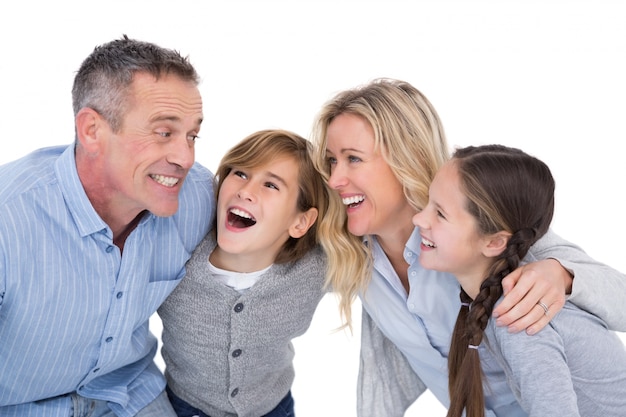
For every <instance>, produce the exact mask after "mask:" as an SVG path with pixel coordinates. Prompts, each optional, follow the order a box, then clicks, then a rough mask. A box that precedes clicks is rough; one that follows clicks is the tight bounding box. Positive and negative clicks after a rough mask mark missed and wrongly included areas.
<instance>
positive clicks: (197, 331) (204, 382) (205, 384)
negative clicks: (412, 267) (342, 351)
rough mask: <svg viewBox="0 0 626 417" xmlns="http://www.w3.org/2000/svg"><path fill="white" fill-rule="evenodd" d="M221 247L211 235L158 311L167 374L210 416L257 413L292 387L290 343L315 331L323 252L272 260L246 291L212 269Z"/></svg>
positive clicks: (182, 394) (171, 383)
mask: <svg viewBox="0 0 626 417" xmlns="http://www.w3.org/2000/svg"><path fill="white" fill-rule="evenodd" d="M215 246H216V242H215V238H214V237H213V236H212V234H211V233H209V234H208V235H207V236H206V237H205V238H204V240H203V241H202V242H201V243H200V244H199V245H198V247H197V248H196V250H195V251H194V253H193V255H192V257H191V259H190V260H189V261H188V263H187V275H186V276H185V277H184V278H183V280H182V282H181V283H180V284H179V285H178V287H176V289H175V290H174V291H173V292H172V294H171V295H170V296H169V297H168V299H167V300H166V301H165V303H164V304H163V305H162V306H161V308H160V309H159V310H158V312H159V315H160V316H161V319H162V321H163V349H162V354H163V359H164V361H165V365H166V368H165V376H166V378H167V382H168V384H169V386H170V388H171V389H172V391H174V393H175V394H176V395H178V396H179V397H180V398H182V399H183V400H185V401H186V402H188V403H189V404H191V405H193V406H194V407H197V408H199V409H201V410H202V411H204V412H205V413H206V414H208V415H210V416H212V417H234V416H239V417H253V416H257V417H258V416H261V415H263V414H266V413H268V412H269V411H271V410H273V409H274V408H275V407H276V405H278V403H279V402H280V400H282V399H283V397H284V396H285V395H287V393H288V392H289V390H290V389H291V385H292V383H293V380H294V376H295V372H294V367H293V356H294V349H293V345H292V343H291V340H292V339H293V338H294V337H297V336H300V335H302V334H303V333H304V332H305V331H306V330H307V329H308V328H309V325H310V324H311V320H312V318H313V313H314V312H315V310H316V308H317V305H318V304H319V302H320V300H321V299H322V297H323V296H324V294H325V292H324V290H323V284H324V276H325V270H326V263H325V257H324V255H323V252H322V250H321V249H319V248H317V249H315V250H313V251H311V252H309V253H308V254H307V255H305V256H304V257H303V258H302V259H300V260H298V261H296V262H293V263H288V264H281V265H273V266H272V267H271V268H270V269H269V270H268V271H267V272H266V273H265V274H263V276H262V277H261V278H260V280H259V281H258V282H257V283H256V284H254V285H253V286H252V287H251V288H250V289H249V291H247V292H246V293H245V294H240V293H239V292H237V291H236V290H234V289H232V288H230V287H227V286H226V285H224V284H222V283H220V282H218V281H217V280H215V279H213V277H212V275H211V273H210V272H209V268H208V257H209V254H210V253H211V252H212V251H213V249H214V248H215Z"/></svg>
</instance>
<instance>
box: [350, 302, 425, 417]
mask: <svg viewBox="0 0 626 417" xmlns="http://www.w3.org/2000/svg"><path fill="white" fill-rule="evenodd" d="M357 385H358V387H357V415H358V416H359V417H380V416H385V417H402V416H403V415H404V413H405V411H406V410H407V409H408V408H409V407H410V405H411V404H412V403H413V402H415V400H416V399H417V398H418V397H419V396H420V395H421V394H422V393H423V392H424V391H425V390H426V386H425V385H424V383H423V382H422V380H421V379H420V378H419V377H418V376H417V374H416V373H415V372H413V369H412V368H411V365H410V364H409V362H408V361H407V359H406V358H405V356H404V355H403V354H402V353H401V352H400V350H398V348H397V347H396V346H395V345H394V344H393V343H392V342H391V341H390V340H389V339H387V338H386V337H385V336H384V335H383V333H382V332H381V331H380V329H379V328H378V327H377V326H376V324H375V323H374V321H373V320H372V319H371V318H370V316H369V315H368V314H367V312H366V311H365V309H363V314H362V321H361V361H360V364H359V376H358V384H357Z"/></svg>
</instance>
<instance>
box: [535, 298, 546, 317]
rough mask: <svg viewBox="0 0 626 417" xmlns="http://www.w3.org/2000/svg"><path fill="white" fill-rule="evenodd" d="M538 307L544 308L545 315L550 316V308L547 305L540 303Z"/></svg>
mask: <svg viewBox="0 0 626 417" xmlns="http://www.w3.org/2000/svg"><path fill="white" fill-rule="evenodd" d="M537 305H538V306H539V307H541V308H543V314H545V315H546V316H547V315H548V306H547V305H545V304H544V303H542V302H541V301H538V302H537Z"/></svg>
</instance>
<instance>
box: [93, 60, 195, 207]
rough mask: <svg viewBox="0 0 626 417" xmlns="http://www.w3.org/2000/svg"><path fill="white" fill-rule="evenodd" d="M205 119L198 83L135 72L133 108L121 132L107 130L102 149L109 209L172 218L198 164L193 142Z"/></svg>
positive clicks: (168, 76)
mask: <svg viewBox="0 0 626 417" xmlns="http://www.w3.org/2000/svg"><path fill="white" fill-rule="evenodd" d="M201 122H202V98H201V97H200V92H199V91H198V88H197V86H195V85H194V84H193V83H191V82H188V81H183V80H181V79H180V78H178V77H177V76H174V75H167V76H165V77H161V78H159V79H158V80H156V79H155V78H154V77H153V76H151V75H149V74H143V73H140V74H136V75H135V78H134V80H133V96H132V98H131V99H130V105H129V111H128V112H126V113H125V114H124V115H123V122H122V126H121V128H120V129H119V131H118V132H116V133H113V132H107V135H106V136H107V137H106V140H104V141H103V144H102V145H101V148H100V151H101V152H103V156H102V159H101V162H102V163H103V172H102V181H103V182H104V183H105V186H104V187H103V191H104V192H106V193H110V198H111V201H110V202H111V205H109V210H111V209H114V210H116V211H117V210H118V209H119V210H122V211H121V212H120V214H121V215H122V216H124V215H125V214H124V213H126V214H128V213H133V212H134V213H135V215H136V214H138V213H139V212H141V211H143V210H148V211H150V212H152V213H153V214H155V215H157V216H171V215H173V214H174V213H176V211H177V210H178V194H179V192H180V189H181V187H182V184H183V181H184V179H185V176H186V175H187V172H188V171H189V168H190V167H191V166H192V164H193V162H194V142H195V139H196V136H197V135H198V132H199V130H200V123H201Z"/></svg>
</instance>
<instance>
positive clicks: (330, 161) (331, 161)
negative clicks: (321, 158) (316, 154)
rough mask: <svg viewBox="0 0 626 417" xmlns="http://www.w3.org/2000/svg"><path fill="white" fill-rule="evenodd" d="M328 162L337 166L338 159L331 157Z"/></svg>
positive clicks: (327, 159)
mask: <svg viewBox="0 0 626 417" xmlns="http://www.w3.org/2000/svg"><path fill="white" fill-rule="evenodd" d="M326 162H328V164H329V165H337V158H334V157H332V156H329V157H328V158H326Z"/></svg>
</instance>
